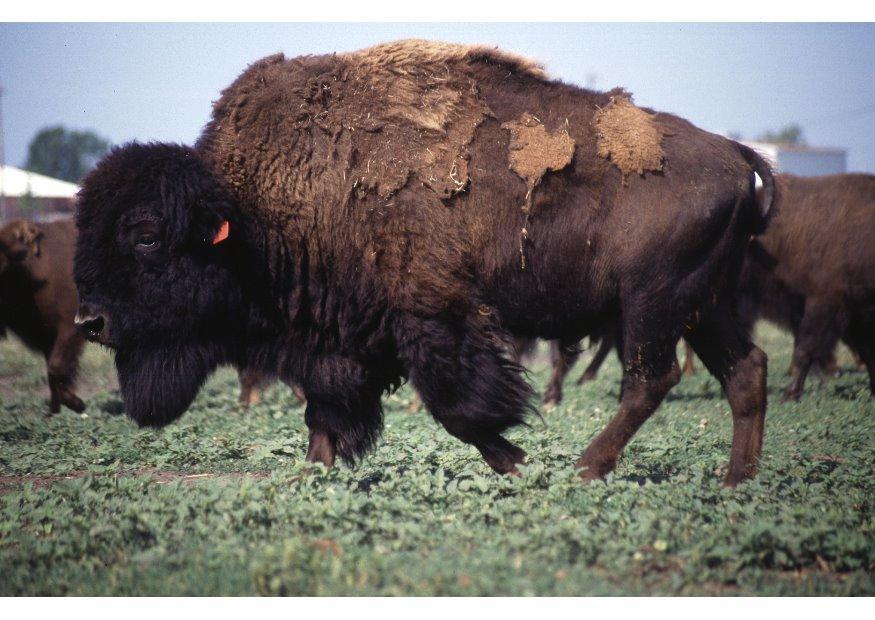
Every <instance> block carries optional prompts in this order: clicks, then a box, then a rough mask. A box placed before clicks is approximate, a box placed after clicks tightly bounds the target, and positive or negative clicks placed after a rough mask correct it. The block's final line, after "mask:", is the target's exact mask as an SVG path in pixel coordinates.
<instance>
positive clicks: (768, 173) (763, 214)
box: [736, 143, 775, 235]
mask: <svg viewBox="0 0 875 620" xmlns="http://www.w3.org/2000/svg"><path fill="white" fill-rule="evenodd" d="M736 144H737V146H738V150H739V151H741V155H742V156H743V157H744V159H745V160H746V161H747V163H748V164H750V167H751V168H752V173H753V174H751V193H752V196H751V203H752V205H753V206H754V207H755V212H754V213H753V216H754V217H753V230H751V232H752V233H753V234H755V235H756V234H760V233H761V232H763V231H764V230H765V229H766V225H767V224H768V222H769V214H770V213H771V209H772V203H773V202H774V200H775V177H774V174H773V173H772V167H771V166H770V165H769V163H768V162H767V161H766V160H765V159H763V157H762V156H761V155H760V154H759V153H757V152H756V151H755V150H753V149H752V148H750V147H749V146H745V145H744V144H738V143H736ZM754 174H755V175H757V176H759V178H760V180H761V181H762V184H763V185H762V189H761V190H760V191H757V189H756V182H755V178H754Z"/></svg>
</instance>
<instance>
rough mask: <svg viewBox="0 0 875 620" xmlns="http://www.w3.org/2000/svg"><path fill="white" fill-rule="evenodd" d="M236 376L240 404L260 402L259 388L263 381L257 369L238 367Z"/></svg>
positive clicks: (246, 405)
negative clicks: (238, 382) (238, 384)
mask: <svg viewBox="0 0 875 620" xmlns="http://www.w3.org/2000/svg"><path fill="white" fill-rule="evenodd" d="M237 376H238V378H239V380H240V398H239V402H240V404H241V405H243V406H244V407H248V406H249V405H257V404H259V403H260V402H261V389H262V386H263V384H264V383H265V380H264V377H263V376H262V374H261V373H260V372H258V371H257V370H252V369H249V368H246V369H238V370H237Z"/></svg>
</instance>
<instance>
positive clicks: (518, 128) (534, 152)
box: [501, 114, 574, 212]
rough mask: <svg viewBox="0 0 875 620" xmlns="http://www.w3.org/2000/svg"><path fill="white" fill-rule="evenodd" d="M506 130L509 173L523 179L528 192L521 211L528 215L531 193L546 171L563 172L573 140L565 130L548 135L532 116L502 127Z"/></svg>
mask: <svg viewBox="0 0 875 620" xmlns="http://www.w3.org/2000/svg"><path fill="white" fill-rule="evenodd" d="M501 127H502V129H509V130H510V136H511V142H510V147H509V149H510V150H509V152H508V156H507V157H508V161H509V162H510V169H511V170H513V171H514V172H516V173H517V174H518V175H519V176H520V177H522V178H523V179H525V181H526V186H527V187H528V192H527V193H526V204H525V206H524V207H523V209H524V210H525V211H526V212H528V211H529V210H530V209H531V204H532V191H533V190H534V189H535V187H536V186H537V185H538V183H540V182H541V179H542V178H543V176H544V175H545V174H546V173H547V171H551V172H556V171H558V170H562V169H563V168H564V167H565V166H567V165H568V164H570V163H571V160H572V159H573V158H574V140H572V139H571V136H569V135H568V131H567V129H561V130H558V131H549V130H548V129H547V128H546V127H544V125H543V123H541V121H540V120H539V119H538V118H537V117H535V116H533V115H532V114H523V115H522V116H521V117H520V118H519V119H517V120H515V121H510V122H507V123H504V124H502V126H501Z"/></svg>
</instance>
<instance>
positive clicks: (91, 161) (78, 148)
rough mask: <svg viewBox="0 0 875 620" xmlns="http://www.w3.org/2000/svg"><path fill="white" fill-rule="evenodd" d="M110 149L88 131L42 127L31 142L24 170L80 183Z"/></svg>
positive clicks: (99, 137) (96, 135)
mask: <svg viewBox="0 0 875 620" xmlns="http://www.w3.org/2000/svg"><path fill="white" fill-rule="evenodd" d="M109 148H110V143H109V141H108V140H106V139H104V138H102V137H101V136H99V135H98V134H97V133H95V132H94V131H91V130H84V131H77V130H71V129H67V128H66V127H64V126H63V125H56V126H53V127H45V128H43V129H41V130H40V131H38V132H37V133H36V135H35V136H34V137H33V139H32V140H31V141H30V145H29V146H28V148H27V163H26V164H25V165H24V167H25V168H27V169H28V170H30V171H31V172H37V173H39V174H44V175H46V176H49V177H53V178H56V179H63V180H64V181H69V182H71V183H79V182H80V181H81V180H82V178H83V177H84V176H85V175H86V174H88V172H89V171H90V170H91V169H92V168H93V167H94V166H95V165H96V164H97V162H98V161H100V159H101V158H102V157H103V156H104V155H106V153H107V152H109Z"/></svg>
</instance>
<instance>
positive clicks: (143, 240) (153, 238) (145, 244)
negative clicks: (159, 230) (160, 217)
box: [136, 233, 160, 252]
mask: <svg viewBox="0 0 875 620" xmlns="http://www.w3.org/2000/svg"><path fill="white" fill-rule="evenodd" d="M159 243H160V241H159V239H158V235H156V234H154V233H143V234H141V235H140V236H139V237H137V242H136V247H137V249H138V250H140V251H142V252H149V251H151V250H154V249H155V248H157V247H158V244H159Z"/></svg>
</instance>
